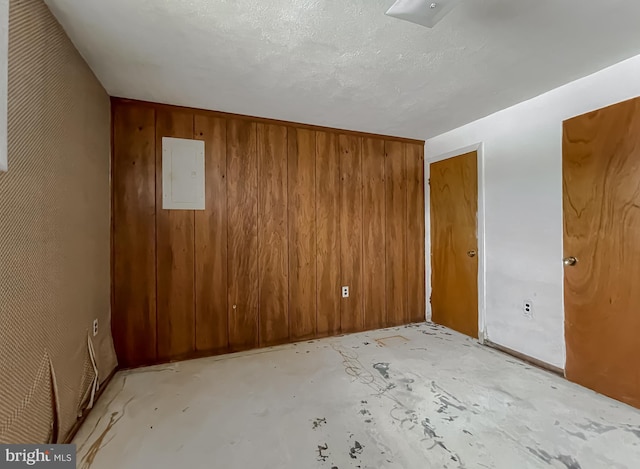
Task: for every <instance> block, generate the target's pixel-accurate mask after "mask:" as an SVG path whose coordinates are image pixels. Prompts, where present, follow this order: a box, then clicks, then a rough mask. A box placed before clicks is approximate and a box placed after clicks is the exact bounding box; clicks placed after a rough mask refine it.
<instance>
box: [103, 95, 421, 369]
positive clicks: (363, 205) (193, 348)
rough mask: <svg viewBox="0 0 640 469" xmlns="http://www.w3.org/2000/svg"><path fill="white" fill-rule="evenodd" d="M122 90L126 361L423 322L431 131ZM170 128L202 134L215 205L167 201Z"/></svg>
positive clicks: (120, 303)
mask: <svg viewBox="0 0 640 469" xmlns="http://www.w3.org/2000/svg"><path fill="white" fill-rule="evenodd" d="M112 104H113V105H112V112H113V165H112V168H113V169H112V170H113V263H114V269H113V271H114V277H113V314H112V321H113V324H112V329H113V333H114V340H115V345H116V351H117V354H118V357H119V360H120V364H121V366H123V367H132V366H140V365H147V364H153V363H159V362H166V361H169V360H179V359H183V358H188V357H196V356H202V355H210V354H218V353H225V352H231V351H238V350H246V349H250V348H255V347H261V346H270V345H275V344H281V343H286V342H292V341H297V340H305V339H311V338H315V337H324V336H330V335H336V334H340V333H347V332H357V331H362V330H368V329H376V328H383V327H387V326H396V325H400V324H406V323H410V322H421V321H424V319H425V271H424V266H425V251H424V237H425V229H424V164H423V143H422V142H418V141H410V140H405V139H395V138H390V137H380V136H373V135H369V134H359V133H356V132H346V131H344V132H342V131H338V130H333V129H325V128H315V127H312V126H307V125H297V124H290V123H285V122H279V121H270V120H266V119H257V118H249V117H244V116H235V115H229V114H224V113H217V112H209V111H200V110H194V109H186V108H178V107H171V106H166V105H154V104H150V103H143V102H136V101H130V100H122V99H114V100H113V103H112ZM162 137H178V138H194V139H198V140H203V141H204V142H205V151H206V155H205V160H206V161H205V171H206V209H205V210H196V211H191V210H163V209H162V167H161V165H162V148H161V143H162ZM343 285H348V286H349V289H350V296H349V298H342V297H341V286H343Z"/></svg>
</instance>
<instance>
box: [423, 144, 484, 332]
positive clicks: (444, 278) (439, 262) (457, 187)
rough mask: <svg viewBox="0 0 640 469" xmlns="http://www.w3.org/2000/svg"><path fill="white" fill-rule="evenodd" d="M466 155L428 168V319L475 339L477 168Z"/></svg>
mask: <svg viewBox="0 0 640 469" xmlns="http://www.w3.org/2000/svg"><path fill="white" fill-rule="evenodd" d="M477 158H478V156H477V153H476V152H475V151H474V152H471V153H467V154H465V155H460V156H456V157H454V158H449V159H447V160H443V161H439V162H437V163H432V164H431V167H430V168H431V172H430V179H431V184H430V205H431V212H430V213H431V266H432V267H431V272H432V273H431V290H432V291H431V309H432V319H433V321H434V322H436V323H438V324H442V325H443V326H447V327H449V328H451V329H454V330H456V331H458V332H461V333H463V334H466V335H468V336H471V337H478V256H477V255H476V256H475V257H469V256H468V255H467V252H468V251H476V252H477V251H478V238H477V213H478V168H477Z"/></svg>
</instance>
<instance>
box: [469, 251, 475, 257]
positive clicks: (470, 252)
mask: <svg viewBox="0 0 640 469" xmlns="http://www.w3.org/2000/svg"><path fill="white" fill-rule="evenodd" d="M467 256H469V257H476V252H475V251H467Z"/></svg>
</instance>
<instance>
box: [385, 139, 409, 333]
mask: <svg viewBox="0 0 640 469" xmlns="http://www.w3.org/2000/svg"><path fill="white" fill-rule="evenodd" d="M385 159H386V177H385V185H386V191H385V192H386V199H387V201H386V213H387V218H386V225H387V229H386V245H387V249H386V259H387V279H386V283H387V325H388V326H397V325H400V324H404V323H406V322H408V315H407V304H406V303H407V294H406V292H407V290H406V288H407V270H406V269H407V263H406V239H407V236H406V233H407V230H406V221H407V187H406V173H407V171H406V160H405V145H404V144H403V143H401V142H394V141H388V140H387V141H385ZM412 255H413V254H412Z"/></svg>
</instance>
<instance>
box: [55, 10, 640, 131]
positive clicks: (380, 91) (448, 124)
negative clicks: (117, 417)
mask: <svg viewBox="0 0 640 469" xmlns="http://www.w3.org/2000/svg"><path fill="white" fill-rule="evenodd" d="M46 3H47V4H48V5H49V6H50V8H51V9H52V11H53V13H54V14H55V15H56V16H57V18H58V20H59V21H60V22H61V23H62V25H63V26H64V28H65V29H66V30H67V32H68V34H69V35H70V37H71V39H72V40H73V41H74V43H75V44H76V46H77V47H78V49H79V50H80V52H81V53H82V54H83V55H84V57H85V58H86V60H87V61H88V63H89V65H90V66H91V67H92V69H93V70H94V72H95V73H96V75H97V76H98V78H99V79H100V81H101V82H102V84H103V85H104V86H105V88H106V89H107V91H108V92H109V93H110V94H111V95H113V96H120V97H128V98H136V99H142V100H148V101H156V102H163V103H170V104H177V105H184V106H192V107H199V108H205V109H215V110H220V111H228V112H235V113H241V114H250V115H254V116H261V117H271V118H275V119H283V120H290V121H296V122H303V123H310V124H318V125H326V126H331V127H338V128H344V129H353V130H362V131H367V132H373V133H381V134H389V135H397V136H405V137H414V138H421V139H424V138H427V137H431V136H434V135H437V134H439V133H442V132H444V131H447V130H450V129H452V128H456V127H458V126H460V125H463V124H465V123H468V122H471V121H473V120H475V119H477V118H480V117H483V116H485V115H488V114H490V113H492V112H494V111H497V110H499V109H502V108H505V107H508V106H510V105H512V104H515V103H517V102H520V101H523V100H525V99H528V98H531V97H533V96H535V95H538V94H540V93H542V92H545V91H548V90H550V89H552V88H554V87H556V86H559V85H562V84H564V83H567V82H569V81H571V80H573V79H576V78H579V77H582V76H585V75H588V74H590V73H592V72H595V71H597V70H600V69H602V68H604V67H606V66H609V65H612V64H614V63H616V62H619V61H621V60H623V59H626V58H629V57H631V56H634V55H637V54H638V53H640V27H638V24H639V23H638V19H639V18H640V1H638V0H606V1H602V0H465V1H463V2H462V3H461V4H460V5H459V6H458V7H457V8H456V9H455V10H453V11H452V12H451V13H450V14H449V15H448V16H447V17H446V18H445V19H444V20H443V21H442V22H441V23H439V24H438V25H437V26H436V27H435V28H434V29H427V28H424V27H421V26H417V25H414V24H411V23H407V22H405V21H400V20H398V19H394V18H390V17H388V16H385V14H384V13H385V11H386V10H387V9H388V8H389V6H390V5H391V4H393V0H269V1H255V0H182V1H176V0H108V1H107V0H47V2H46Z"/></svg>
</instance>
